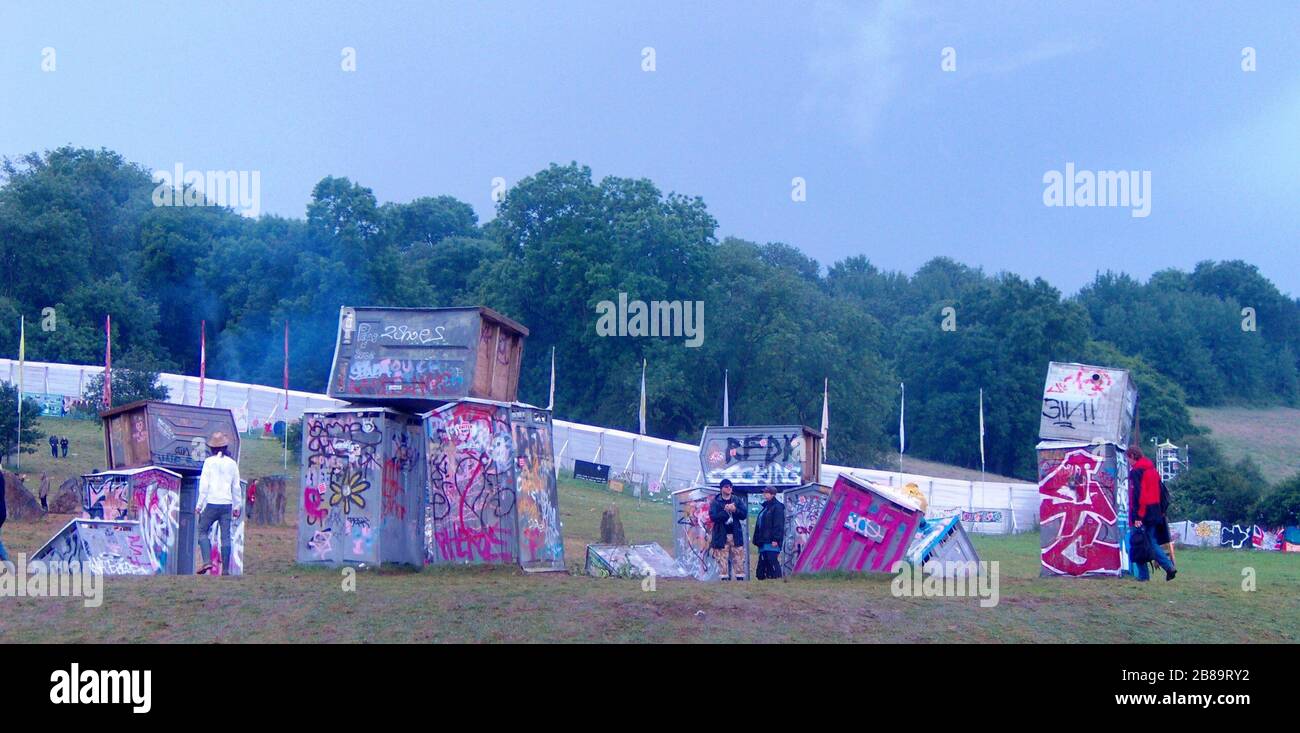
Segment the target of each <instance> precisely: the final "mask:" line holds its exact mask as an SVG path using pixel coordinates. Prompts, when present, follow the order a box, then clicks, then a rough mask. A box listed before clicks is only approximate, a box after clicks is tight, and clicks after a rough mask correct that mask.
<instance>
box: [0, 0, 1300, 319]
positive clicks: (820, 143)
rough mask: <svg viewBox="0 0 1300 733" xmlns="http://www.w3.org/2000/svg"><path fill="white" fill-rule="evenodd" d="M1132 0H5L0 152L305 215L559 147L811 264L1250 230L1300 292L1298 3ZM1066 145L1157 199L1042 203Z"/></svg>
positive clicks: (1162, 262) (1221, 243)
mask: <svg viewBox="0 0 1300 733" xmlns="http://www.w3.org/2000/svg"><path fill="white" fill-rule="evenodd" d="M1130 5H1134V4H1133V3H1114V4H1095V3H1087V4H1084V3H1068V4H1067V3H1039V2H1035V3H1025V4H1019V3H1010V4H1002V3H988V2H978V3H953V4H949V3H916V4H912V3H901V2H883V3H875V2H872V3H866V2H859V3H836V2H826V3H808V4H795V3H786V2H779V3H777V2H772V3H766V2H765V3H753V2H745V3H729V2H728V3H721V2H718V3H698V2H694V3H681V4H676V3H666V2H645V3H641V2H635V3H634V2H558V3H548V4H542V3H533V2H527V3H525V2H516V3H496V2H488V3H457V4H454V5H453V4H445V3H436V4H435V3H411V4H398V3H373V4H371V3H353V2H349V3H310V4H308V3H301V4H296V3H293V4H291V3H288V2H277V3H237V2H231V3H226V2H223V3H188V2H167V3H146V4H141V5H138V6H134V7H127V6H118V4H116V3H87V4H64V3H52V2H51V3H24V4H23V6H19V5H16V4H13V3H8V2H6V3H4V4H2V5H0V154H4V155H9V156H13V155H18V154H22V153H25V152H30V151H33V150H44V149H48V148H52V147H57V146H59V145H62V144H67V143H71V144H73V145H80V146H91V147H101V146H102V147H107V148H111V149H114V150H117V151H119V152H121V153H122V154H123V155H125V156H126V157H127V158H128V159H130V160H133V161H136V162H139V163H142V164H144V165H146V166H149V167H151V168H158V169H167V170H170V169H172V168H173V167H174V165H175V164H176V163H177V162H181V163H182V164H183V165H184V166H185V167H186V168H187V169H194V170H206V169H241V170H257V171H260V173H261V181H262V192H261V195H262V209H263V211H268V212H273V213H277V214H283V215H288V216H298V217H301V216H303V215H304V212H305V206H306V202H307V199H308V196H309V195H310V192H311V188H312V186H313V184H315V183H316V182H317V181H318V180H320V179H321V178H322V177H324V176H326V175H342V176H348V177H350V178H352V179H354V180H356V181H359V182H361V183H362V184H364V185H366V186H369V187H371V188H373V189H374V191H375V194H376V195H377V196H378V197H379V199H380V200H381V201H407V200H410V199H412V198H415V197H419V196H426V195H438V194H450V195H452V196H456V197H458V198H460V199H463V200H465V201H467V202H469V203H470V204H472V205H473V206H474V207H475V208H476V209H477V210H478V212H479V215H480V218H481V219H483V220H487V219H489V218H491V216H492V211H493V202H492V199H491V181H492V179H493V178H494V177H498V176H499V177H502V178H505V179H506V181H507V183H512V182H514V181H517V180H518V179H519V178H521V177H523V176H526V175H529V174H531V173H534V172H536V171H537V170H539V169H541V168H543V167H545V166H546V165H547V164H548V163H551V162H560V163H564V162H568V161H571V160H576V161H578V162H580V163H583V164H586V165H589V166H591V168H592V169H593V171H594V172H595V174H596V175H597V176H598V177H599V176H604V175H619V176H629V177H642V176H644V177H648V178H651V179H653V180H654V181H655V182H656V183H657V184H659V186H660V187H661V188H662V189H664V190H665V191H677V192H679V193H684V194H691V195H699V196H702V197H703V198H704V200H705V201H706V202H707V203H708V205H709V208H710V209H711V211H712V212H713V214H714V215H715V216H716V217H717V219H718V222H719V225H720V232H719V233H720V235H722V236H726V235H735V236H739V237H744V238H748V239H753V240H757V241H784V242H788V243H790V244H793V245H795V246H797V247H799V248H800V249H802V250H803V251H805V252H807V253H808V254H810V255H812V256H813V257H816V258H817V259H818V260H820V261H821V262H822V263H823V264H829V263H831V262H834V261H835V260H838V259H841V258H843V257H846V256H848V255H851V254H865V255H867V256H868V257H869V258H870V259H871V260H872V261H873V262H875V263H876V264H877V265H879V266H881V267H884V268H888V269H901V270H904V271H908V272H911V271H913V270H914V269H915V268H916V267H918V266H919V265H921V264H922V263H924V262H925V261H926V260H928V259H930V258H932V257H935V256H939V255H947V256H951V257H954V258H956V259H958V260H960V261H962V262H966V263H969V264H972V265H977V266H981V267H983V268H985V270H987V271H990V272H996V271H1000V270H1011V271H1014V272H1017V273H1021V274H1023V275H1027V276H1042V277H1044V278H1046V279H1047V280H1048V281H1050V282H1051V283H1053V284H1054V285H1056V286H1058V287H1060V288H1061V289H1062V290H1064V291H1065V292H1066V293H1071V292H1073V291H1075V290H1076V289H1077V288H1078V287H1079V286H1081V285H1083V284H1084V283H1086V282H1087V281H1089V280H1090V279H1091V278H1092V276H1093V274H1094V272H1096V271H1097V270H1098V269H1106V268H1111V269H1118V270H1124V271H1128V272H1130V273H1133V274H1135V275H1138V276H1141V277H1143V278H1145V277H1146V276H1148V275H1149V274H1150V273H1151V272H1153V271H1155V270H1157V269H1160V268H1163V267H1169V266H1174V267H1180V268H1184V269H1187V268H1190V267H1192V266H1193V265H1194V264H1195V263H1196V262H1197V261H1198V260H1201V259H1207V258H1215V259H1223V258H1242V259H1245V260H1248V261H1250V262H1252V263H1255V264H1257V265H1259V266H1260V268H1261V269H1262V270H1263V272H1264V273H1265V274H1266V275H1267V276H1268V277H1270V278H1272V279H1273V280H1274V282H1276V283H1277V284H1278V285H1279V287H1281V288H1282V289H1283V290H1284V291H1287V292H1289V293H1291V294H1292V295H1300V253H1298V251H1297V242H1298V240H1297V232H1298V231H1300V226H1298V225H1300V213H1298V208H1297V204H1298V202H1300V197H1298V196H1297V194H1298V193H1300V184H1298V181H1300V48H1298V47H1297V40H1300V34H1298V33H1297V29H1298V28H1300V6H1298V5H1297V4H1296V3H1291V2H1287V3H1250V4H1248V5H1247V4H1236V3H1216V4H1214V5H1211V4H1209V3H1201V2H1180V3H1174V2H1161V3H1140V4H1137V5H1139V6H1140V7H1137V8H1134V7H1130ZM24 6H33V7H24ZM701 6H704V7H701ZM1234 8H1236V9H1234ZM1247 8H1249V9H1247ZM47 47H48V48H53V49H55V53H56V56H55V58H56V63H57V67H56V70H55V71H54V72H45V71H42V68H41V62H42V49H45V48H47ZM344 47H352V48H354V49H356V61H357V70H356V71H355V72H353V73H349V72H344V71H343V70H341V68H340V61H341V50H342V49H343V48H344ZM646 47H652V48H653V49H654V53H655V67H656V68H655V70H654V71H653V72H647V71H643V70H642V64H643V52H642V49H644V48H646ZM945 47H951V48H953V49H955V52H956V70H955V71H951V72H946V71H944V70H942V68H941V62H942V61H943V56H942V54H943V49H944V48H945ZM1244 47H1252V48H1254V49H1255V52H1256V63H1257V70H1256V71H1254V72H1245V71H1243V70H1242V49H1243V48H1244ZM1067 162H1073V163H1074V164H1075V166H1076V167H1077V168H1079V169H1088V170H1107V169H1115V170H1141V171H1150V172H1151V176H1152V184H1151V186H1152V187H1151V212H1150V216H1148V217H1145V218H1135V217H1133V216H1131V215H1130V212H1129V210H1128V209H1123V208H1049V207H1046V206H1044V204H1043V189H1044V184H1043V176H1044V174H1045V173H1046V172H1047V171H1050V170H1063V169H1064V167H1065V165H1066V163H1067ZM796 176H799V177H802V178H804V179H805V180H806V181H807V200H806V201H804V202H794V201H792V200H791V179H792V178H794V177H796Z"/></svg>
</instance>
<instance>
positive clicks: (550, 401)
mask: <svg viewBox="0 0 1300 733" xmlns="http://www.w3.org/2000/svg"><path fill="white" fill-rule="evenodd" d="M546 409H547V410H548V411H551V410H554V409H555V347H554V346H552V347H551V396H550V399H548V400H547V401H546Z"/></svg>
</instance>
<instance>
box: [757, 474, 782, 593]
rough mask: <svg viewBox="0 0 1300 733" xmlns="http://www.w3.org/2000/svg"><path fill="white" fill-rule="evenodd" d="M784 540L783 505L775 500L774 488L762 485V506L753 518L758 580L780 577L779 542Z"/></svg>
mask: <svg viewBox="0 0 1300 733" xmlns="http://www.w3.org/2000/svg"><path fill="white" fill-rule="evenodd" d="M784 541H785V506H784V505H783V504H782V503H781V502H779V501H777V500H776V489H774V488H772V487H771V486H765V487H763V508H762V509H759V510H758V518H757V519H755V520H754V546H755V547H757V548H758V571H757V572H756V573H754V576H755V577H757V578H758V579H759V580H776V579H777V578H779V577H781V560H780V557H781V543H782V542H784Z"/></svg>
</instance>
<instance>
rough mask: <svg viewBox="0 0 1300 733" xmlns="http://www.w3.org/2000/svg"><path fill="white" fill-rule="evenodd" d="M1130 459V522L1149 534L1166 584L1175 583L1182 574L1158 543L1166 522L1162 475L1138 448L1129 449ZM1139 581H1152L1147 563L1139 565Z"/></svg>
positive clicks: (1152, 550)
mask: <svg viewBox="0 0 1300 733" xmlns="http://www.w3.org/2000/svg"><path fill="white" fill-rule="evenodd" d="M1127 455H1128V460H1129V465H1130V466H1131V468H1129V472H1128V485H1129V491H1130V492H1131V494H1132V501H1131V502H1130V503H1129V506H1130V508H1131V510H1132V511H1131V516H1130V519H1131V520H1132V522H1133V526H1134V527H1138V528H1141V530H1142V532H1143V533H1144V534H1146V536H1147V546H1148V547H1150V548H1151V555H1152V557H1154V558H1155V561H1156V564H1157V565H1159V566H1160V567H1161V568H1163V569H1164V571H1165V580H1173V579H1174V576H1175V575H1177V574H1178V570H1177V568H1175V567H1174V561H1173V559H1172V558H1170V557H1169V553H1167V552H1165V548H1164V547H1163V546H1161V545H1160V544H1159V542H1157V539H1156V528H1157V527H1159V526H1160V525H1161V524H1162V523H1163V522H1164V521H1165V512H1164V507H1163V506H1161V504H1160V472H1159V471H1157V470H1156V464H1155V463H1152V462H1151V459H1150V458H1147V457H1146V456H1145V455H1143V454H1142V449H1141V448H1139V447H1137V446H1136V445H1130V446H1129V447H1128V451H1127ZM1137 579H1138V580H1140V581H1144V582H1145V581H1147V580H1150V579H1151V569H1150V567H1149V565H1148V564H1147V563H1144V562H1142V563H1138V564H1137Z"/></svg>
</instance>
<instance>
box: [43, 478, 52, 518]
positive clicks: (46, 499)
mask: <svg viewBox="0 0 1300 733" xmlns="http://www.w3.org/2000/svg"><path fill="white" fill-rule="evenodd" d="M41 511H42V512H44V513H46V514H49V513H50V475H49V474H48V473H46V472H45V471H41Z"/></svg>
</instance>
